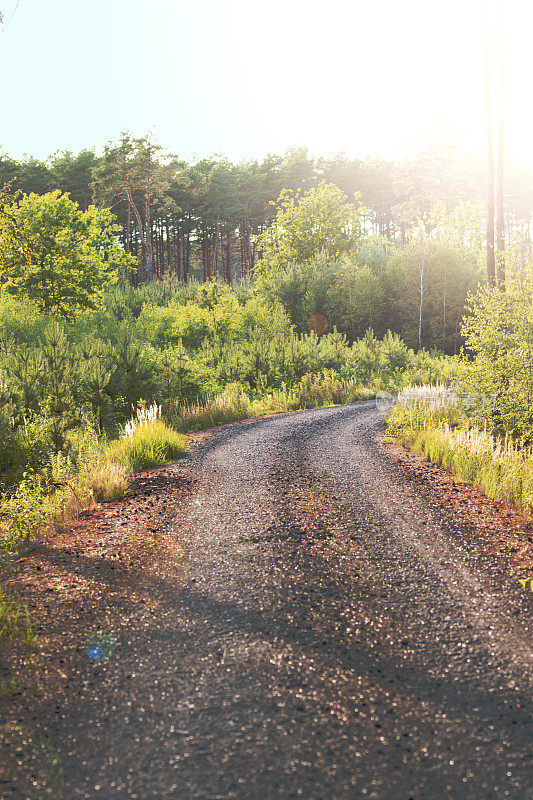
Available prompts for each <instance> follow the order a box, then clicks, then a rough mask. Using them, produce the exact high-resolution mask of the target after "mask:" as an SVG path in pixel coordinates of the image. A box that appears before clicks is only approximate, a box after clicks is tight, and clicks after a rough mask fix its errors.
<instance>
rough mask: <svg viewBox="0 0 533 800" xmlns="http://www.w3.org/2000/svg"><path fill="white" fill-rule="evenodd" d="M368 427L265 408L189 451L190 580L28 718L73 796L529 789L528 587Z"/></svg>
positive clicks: (180, 515) (185, 530)
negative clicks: (476, 542)
mask: <svg viewBox="0 0 533 800" xmlns="http://www.w3.org/2000/svg"><path fill="white" fill-rule="evenodd" d="M381 425H382V417H381V416H380V415H379V413H378V412H377V410H376V408H375V405H374V403H373V402H366V403H359V404H356V405H353V406H344V407H337V408H330V409H321V410H318V411H308V412H307V411H306V412H301V413H297V414H290V415H283V416H277V417H271V418H267V419H263V420H260V421H256V422H252V423H248V424H245V425H236V426H229V427H227V428H225V429H222V430H221V431H220V432H218V433H216V434H215V435H213V436H212V437H210V438H209V439H207V440H205V441H204V442H202V443H201V444H200V445H199V447H198V448H197V450H195V452H194V453H193V454H192V455H191V456H189V457H188V458H187V459H186V461H185V462H184V469H185V470H186V471H187V472H188V474H190V476H191V479H192V481H193V482H192V484H191V485H192V486H193V487H194V491H193V493H192V494H191V496H190V497H188V498H187V500H186V501H184V502H183V503H180V504H179V506H178V507H176V509H175V513H176V516H175V518H174V520H173V522H172V525H171V535H173V536H175V537H176V538H177V539H178V541H179V542H180V544H181V545H182V546H183V547H184V548H185V551H186V554H187V558H186V565H185V567H184V577H185V588H184V589H183V590H182V591H181V593H179V594H178V596H172V599H171V600H170V601H169V602H166V603H165V604H164V605H163V606H162V607H160V608H159V609H158V611H157V614H154V612H153V610H150V609H149V608H147V609H146V610H143V609H142V608H139V609H138V611H137V612H136V613H135V614H133V615H132V616H131V619H130V625H129V628H128V629H127V630H122V631H121V632H120V635H119V636H118V644H117V647H116V650H114V652H113V655H112V657H111V658H109V660H108V661H106V662H103V663H93V662H91V661H90V660H89V659H87V663H86V666H85V668H84V669H85V671H84V672H81V673H80V674H79V675H78V676H77V683H72V682H71V688H72V692H71V693H70V694H68V696H65V697H64V698H62V701H61V703H59V704H58V705H57V707H56V708H50V709H49V710H48V713H47V717H46V718H45V719H43V720H39V732H40V733H41V734H42V736H43V740H44V741H45V742H46V746H47V747H49V748H52V749H53V750H54V751H56V752H57V753H58V754H59V758H60V761H61V764H62V769H63V780H64V786H63V796H64V797H65V798H68V800H71V799H74V798H91V799H92V798H100V797H101V798H105V800H108V799H109V798H132V799H133V798H138V800H151V798H154V799H155V798H158V800H160V799H161V798H175V799H176V800H196V799H197V798H198V799H200V798H201V799H202V800H215V799H218V798H224V800H226V799H227V800H230V799H232V798H238V799H239V800H252V798H257V799H258V800H270V799H271V798H272V800H274V799H278V798H279V799H281V798H283V800H285V798H287V799H288V798H300V797H301V798H304V799H305V800H337V799H339V800H340V799H341V798H342V800H348V798H350V800H351V799H352V798H379V799H380V800H409V799H410V798H412V800H434V799H435V800H437V799H438V800H445V799H447V798H450V800H451V799H452V798H453V800H463V799H464V800H477V799H478V798H479V800H490V798H513V799H514V798H516V800H518V798H520V800H525V798H528V797H532V796H533V795H532V794H531V786H532V785H533V770H532V757H531V752H532V716H531V710H532V702H531V685H532V678H533V650H532V647H531V599H530V598H529V596H528V595H527V593H525V592H523V590H522V589H521V587H520V585H519V584H518V580H517V578H516V576H514V575H513V574H512V573H511V572H510V571H509V569H508V566H507V564H506V563H504V562H503V561H502V560H498V557H497V556H496V555H494V556H485V555H483V554H480V553H479V552H477V551H476V548H475V547H473V545H472V532H471V531H469V532H468V533H469V536H468V537H467V536H466V531H465V530H464V526H463V525H462V523H461V522H460V521H459V522H458V521H457V520H456V519H455V518H454V516H453V514H451V513H450V514H448V513H446V512H443V511H442V509H441V508H439V507H437V506H436V505H435V506H434V505H432V503H431V502H430V500H428V499H427V498H423V497H422V496H421V495H420V493H419V492H418V491H417V487H416V484H415V483H414V482H413V481H411V480H409V477H408V476H407V475H406V474H404V473H402V472H401V471H399V469H398V464H397V463H395V461H394V459H392V458H390V457H388V455H387V453H386V451H385V450H384V448H383V447H382V446H380V445H379V443H378V442H377V441H376V431H377V430H379V428H380V426H381ZM495 576H496V577H497V581H496V583H495ZM495 586H496V588H495ZM0 791H4V792H5V797H6V798H17V797H24V799H25V800H26V794H24V795H21V794H17V791H18V790H17V786H16V784H12V785H11V786H9V787H7V788H6V789H2V787H0ZM45 796H46V797H49V796H52V795H49V794H47V795H45ZM35 797H38V795H37V794H35Z"/></svg>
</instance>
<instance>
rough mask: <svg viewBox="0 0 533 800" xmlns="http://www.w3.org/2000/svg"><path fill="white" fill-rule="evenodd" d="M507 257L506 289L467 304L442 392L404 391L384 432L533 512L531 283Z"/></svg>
mask: <svg viewBox="0 0 533 800" xmlns="http://www.w3.org/2000/svg"><path fill="white" fill-rule="evenodd" d="M513 255H514V256H515V257H516V252H514V253H513V252H512V251H511V252H510V253H508V255H507V264H508V269H507V285H506V290H505V291H502V290H501V289H499V288H497V287H492V288H490V287H484V288H482V289H481V290H480V291H479V292H478V293H477V294H476V295H475V296H471V297H470V298H469V303H468V308H467V313H466V315H465V318H464V321H463V331H462V332H463V336H464V340H465V356H464V358H463V359H461V361H458V362H457V363H456V364H455V365H454V373H453V376H452V380H451V381H450V382H449V384H448V385H447V386H438V387H434V386H433V387H432V386H419V387H409V388H408V389H405V390H404V391H403V393H400V394H399V397H398V403H397V405H396V406H395V408H394V409H393V410H392V412H391V414H390V415H389V417H388V424H387V428H388V430H387V433H388V435H389V436H391V437H392V438H394V439H395V440H397V441H400V442H402V443H404V444H406V445H408V446H409V447H411V448H413V449H414V450H416V451H417V452H419V453H421V454H422V455H424V456H425V457H426V458H428V459H430V460H431V461H434V462H436V463H438V464H442V465H443V466H445V467H447V468H448V469H450V470H451V471H452V472H453V473H454V475H456V476H457V477H458V479H459V480H462V481H467V482H469V483H473V484H475V485H477V486H479V487H481V489H482V490H483V491H484V493H485V494H486V495H487V496H488V497H490V498H493V499H495V500H500V501H502V502H504V503H508V504H509V505H511V506H514V507H515V508H517V509H518V510H520V511H521V512H522V513H525V514H526V515H531V514H533V451H532V445H533V317H532V309H533V282H532V273H531V265H530V262H529V260H528V259H527V258H524V256H523V253H522V258H521V259H516V260H515V261H514V262H513Z"/></svg>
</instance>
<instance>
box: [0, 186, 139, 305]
mask: <svg viewBox="0 0 533 800" xmlns="http://www.w3.org/2000/svg"><path fill="white" fill-rule="evenodd" d="M117 232H118V227H117V226H116V224H115V223H114V218H113V215H112V214H111V213H110V212H109V211H108V210H106V209H98V208H96V207H95V206H90V207H89V208H88V210H87V211H81V209H80V208H79V206H78V204H77V203H75V202H73V201H72V200H70V198H69V197H68V195H66V194H61V192H60V191H59V190H57V191H55V192H50V193H49V194H45V195H42V196H40V195H37V194H30V195H24V196H23V197H22V198H21V199H20V198H17V199H15V201H14V202H13V203H12V204H10V205H9V204H8V203H7V201H6V198H5V197H4V198H3V200H2V202H1V203H0V268H1V270H2V277H3V290H4V291H7V292H10V293H11V294H14V295H17V296H25V297H28V298H30V299H31V300H33V301H35V302H36V303H37V305H38V307H39V308H40V309H41V310H42V311H44V312H45V313H51V314H55V315H57V316H61V317H63V318H65V319H73V318H74V316H75V315H76V314H77V313H78V312H79V311H80V310H81V309H84V308H94V307H95V306H96V305H97V304H98V302H99V300H101V296H102V291H103V288H104V286H106V285H107V284H109V283H114V282H116V280H117V279H118V277H119V276H120V275H122V274H123V272H124V270H125V268H126V266H127V265H128V264H129V263H133V262H131V259H130V258H129V257H128V256H126V254H125V253H124V251H123V250H122V248H121V247H120V246H119V245H118V243H117V240H116V234H117Z"/></svg>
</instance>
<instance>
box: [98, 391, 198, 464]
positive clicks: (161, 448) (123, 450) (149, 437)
mask: <svg viewBox="0 0 533 800" xmlns="http://www.w3.org/2000/svg"><path fill="white" fill-rule="evenodd" d="M160 415H161V408H160V406H157V405H154V406H151V407H150V408H148V409H144V408H141V409H139V410H138V411H137V415H136V416H135V417H134V418H133V419H131V420H130V422H128V423H127V424H126V427H125V429H124V433H123V435H122V436H121V438H120V439H118V440H117V441H115V442H113V443H112V444H111V445H110V446H109V449H108V451H107V458H108V460H109V461H110V462H111V463H114V464H119V465H121V466H122V467H124V468H126V469H128V470H130V471H131V472H138V471H139V470H141V469H146V468H147V467H153V466H158V465H160V464H164V463H165V461H168V459H169V458H176V457H177V456H182V455H184V454H185V453H186V452H187V442H186V440H185V439H184V438H183V436H181V435H180V434H179V433H178V432H177V431H175V430H174V429H173V428H170V427H169V426H168V425H166V424H165V422H163V420H162V419H161V418H160Z"/></svg>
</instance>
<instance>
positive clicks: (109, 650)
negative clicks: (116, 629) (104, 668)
mask: <svg viewBox="0 0 533 800" xmlns="http://www.w3.org/2000/svg"><path fill="white" fill-rule="evenodd" d="M116 649H117V640H116V639H115V637H114V636H113V634H112V633H108V632H107V631H102V630H97V631H93V632H92V633H91V634H90V635H89V636H88V637H87V639H86V641H85V652H86V653H87V657H88V658H90V660H91V661H108V660H109V659H110V658H111V656H112V655H113V653H114V652H115V650H116Z"/></svg>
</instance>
